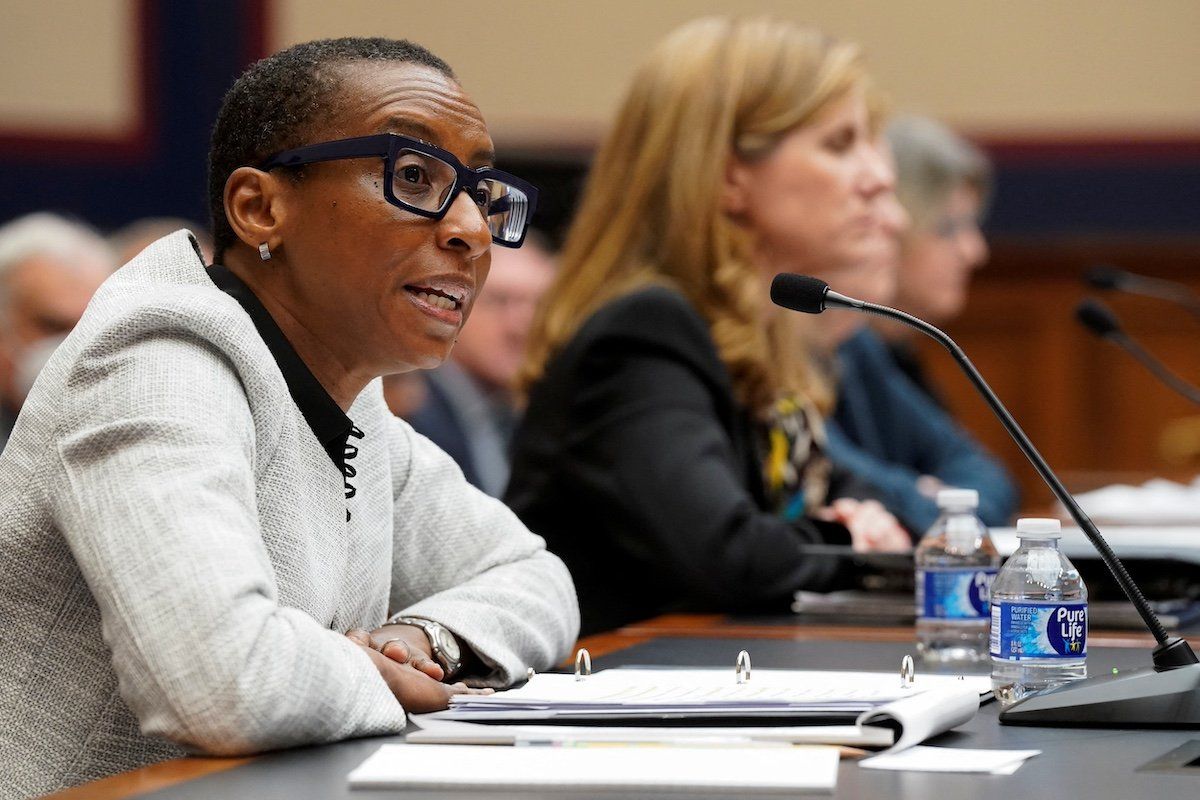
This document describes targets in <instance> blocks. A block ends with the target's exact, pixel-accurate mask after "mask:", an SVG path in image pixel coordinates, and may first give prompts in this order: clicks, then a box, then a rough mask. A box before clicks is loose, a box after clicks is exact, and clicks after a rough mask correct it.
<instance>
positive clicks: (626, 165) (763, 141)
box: [522, 17, 867, 411]
mask: <svg viewBox="0 0 1200 800" xmlns="http://www.w3.org/2000/svg"><path fill="white" fill-rule="evenodd" d="M866 82H867V78H866V75H865V73H864V71H863V68H862V66H861V63H860V58H859V53H858V49H857V48H856V47H855V46H853V45H851V44H847V43H844V42H839V41H836V40H834V39H831V38H829V37H827V36H825V35H823V34H822V33H820V32H819V31H816V30H813V29H810V28H805V27H801V26H798V25H796V24H793V23H791V22H787V21H784V20H779V19H773V18H767V17H754V18H728V17H709V18H704V19H698V20H695V21H692V22H690V23H687V24H685V25H683V26H682V27H680V28H678V29H676V30H675V31H674V32H672V33H671V34H670V35H669V36H668V37H667V38H666V39H665V40H663V41H662V42H660V43H659V44H658V45H657V46H656V47H655V49H654V50H653V51H652V52H651V54H650V56H649V58H648V59H647V60H646V61H645V62H644V63H643V64H642V65H641V67H640V69H639V70H638V72H637V74H636V75H635V76H634V78H633V81H632V83H631V85H630V88H629V90H628V93H627V94H626V96H625V99H624V102H623V103H622V105H621V107H620V110H619V112H618V115H617V119H616V122H615V124H614V125H613V127H612V129H611V130H610V132H609V133H608V135H607V136H606V137H605V139H604V141H603V143H602V144H601V146H600V149H599V150H598V152H597V155H596V158H595V161H594V162H593V166H592V170H591V174H590V175H589V178H588V182H587V185H586V188H585V190H584V193H583V198H582V201H581V205H580V208H579V211H578V214H577V216H576V218H575V221H574V223H573V225H572V227H571V230H570V232H569V234H568V237H567V241H566V245H565V247H564V249H563V253H562V256H561V267H560V269H559V274H558V278H557V280H556V283H555V286H554V288H552V289H551V291H550V292H548V293H547V297H549V298H552V300H551V301H550V302H549V304H548V305H546V306H544V307H543V308H542V309H541V311H540V313H539V316H538V319H537V321H536V322H535V325H534V329H533V332H532V335H531V339H530V351H529V355H528V359H527V361H526V364H525V368H524V370H523V374H522V385H523V386H526V387H528V386H529V385H530V384H531V383H532V382H533V381H535V380H536V379H537V378H539V377H540V376H541V374H542V371H543V370H544V369H545V365H546V363H547V361H548V360H549V359H550V358H552V357H553V355H554V354H555V353H556V352H557V350H558V349H559V348H561V347H562V346H563V345H564V344H565V343H566V342H567V341H568V340H569V339H570V338H571V337H572V336H573V335H574V333H575V331H576V330H577V329H578V327H579V325H580V324H581V323H582V321H583V320H585V319H586V318H587V317H588V316H589V315H590V314H591V313H592V312H593V311H595V310H596V309H597V308H599V307H600V306H601V305H603V304H604V303H606V302H609V301H611V300H612V299H614V298H615V297H617V296H620V295H622V294H625V293H628V292H630V291H633V290H635V289H637V288H640V287H642V286H644V285H647V284H651V283H661V284H667V285H670V286H672V287H674V288H675V289H677V290H678V291H680V292H682V293H683V294H684V296H686V297H687V298H688V300H689V301H690V302H691V303H692V304H693V305H694V306H695V307H696V309H697V310H698V311H699V312H700V313H701V314H702V315H703V316H704V317H705V319H706V320H707V321H708V324H709V328H710V330H711V331H712V335H713V339H714V341H715V342H716V345H717V349H718V352H719V354H720V356H721V359H722V361H723V362H724V363H725V365H726V367H727V368H728V369H729V371H730V373H731V375H732V376H733V380H734V385H735V387H736V391H737V394H738V398H739V400H740V401H741V402H742V403H743V404H745V405H746V406H747V407H748V408H751V409H753V410H755V411H761V410H764V409H765V408H766V407H767V406H769V405H770V404H771V403H772V402H773V401H774V399H775V397H776V396H777V394H778V392H779V391H780V390H797V391H804V390H806V389H808V388H811V387H809V386H808V385H807V384H808V382H809V381H810V379H811V376H810V375H809V374H808V372H807V370H805V368H804V367H803V364H804V361H803V359H800V358H798V357H793V356H791V355H789V354H787V353H785V352H783V351H785V350H787V349H788V348H789V342H791V341H792V340H794V339H795V338H796V335H795V333H794V332H793V331H783V330H782V328H784V327H786V326H788V324H789V323H787V322H786V321H785V319H784V317H783V315H774V316H773V318H772V321H771V322H770V323H766V322H764V318H765V317H766V313H765V312H766V308H765V305H766V303H767V302H768V300H767V297H766V291H765V282H764V281H763V279H762V276H760V275H759V274H758V271H757V268H756V267H755V266H754V265H753V264H752V263H751V260H750V254H751V249H752V244H753V243H752V242H750V241H749V239H748V235H747V234H746V232H745V231H744V230H743V229H741V228H740V227H739V226H738V225H737V224H735V223H734V221H733V220H731V219H729V218H728V217H727V215H726V214H725V213H724V211H723V208H722V200H721V198H722V186H723V181H724V175H725V170H726V167H727V165H728V163H729V160H730V158H731V157H735V156H736V157H738V158H741V159H744V160H753V159H757V158H760V157H763V156H765V155H767V154H768V153H770V152H771V150H772V148H773V147H774V146H775V145H776V144H777V143H778V142H779V141H780V140H781V139H783V138H784V137H785V136H786V135H787V134H788V133H790V132H792V131H793V130H795V129H797V128H799V127H801V126H804V125H805V124H808V123H809V122H811V121H812V120H813V119H814V118H815V117H816V116H818V115H819V114H820V113H821V112H822V111H824V110H825V109H826V108H828V107H829V106H830V105H832V104H833V103H835V102H836V101H838V100H840V99H841V98H842V97H844V96H845V95H846V94H847V93H849V92H850V91H851V90H852V89H854V88H856V87H865V86H866ZM792 346H794V345H792Z"/></svg>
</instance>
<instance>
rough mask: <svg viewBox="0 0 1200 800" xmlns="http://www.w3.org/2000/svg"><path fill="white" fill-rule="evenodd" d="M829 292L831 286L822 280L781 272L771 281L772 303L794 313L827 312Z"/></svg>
mask: <svg viewBox="0 0 1200 800" xmlns="http://www.w3.org/2000/svg"><path fill="white" fill-rule="evenodd" d="M828 291H829V284H828V283H826V282H825V281H823V280H821V279H820V278H810V277H809V276H808V275H796V274H795V273H792V272H781V273H779V274H778V275H776V276H775V279H774V280H772V281H771V302H772V303H774V304H775V305H777V306H783V307H784V308H790V309H791V310H792V311H801V312H803V313H805V314H820V313H821V312H822V311H824V310H825V293H826V292H828Z"/></svg>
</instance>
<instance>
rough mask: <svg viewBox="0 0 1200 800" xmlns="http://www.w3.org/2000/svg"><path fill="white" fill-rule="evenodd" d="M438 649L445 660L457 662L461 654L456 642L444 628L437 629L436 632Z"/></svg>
mask: <svg viewBox="0 0 1200 800" xmlns="http://www.w3.org/2000/svg"><path fill="white" fill-rule="evenodd" d="M437 639H438V647H439V648H440V649H441V651H442V652H443V653H445V654H446V658H447V659H449V660H450V661H453V662H457V661H458V660H459V657H460V656H461V655H462V653H461V652H460V651H459V649H458V640H457V639H455V638H454V635H453V634H451V633H449V632H448V631H446V630H445V629H444V628H439V629H438V632H437Z"/></svg>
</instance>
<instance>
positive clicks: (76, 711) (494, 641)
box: [0, 231, 579, 798]
mask: <svg viewBox="0 0 1200 800" xmlns="http://www.w3.org/2000/svg"><path fill="white" fill-rule="evenodd" d="M349 414H350V417H351V418H352V419H353V420H354V422H355V424H356V425H358V427H359V428H361V429H362V430H363V431H364V433H365V434H366V436H365V438H364V439H363V441H362V442H361V444H360V452H359V455H358V457H357V458H356V459H355V462H354V463H355V466H356V468H357V470H358V475H357V477H356V479H355V485H356V487H357V489H358V493H357V495H356V496H355V497H354V498H353V499H351V500H346V499H345V497H344V496H343V487H342V476H341V474H340V472H339V471H338V469H337V468H336V467H335V466H334V465H333V463H332V462H331V461H330V459H329V457H328V456H327V455H326V453H325V450H324V449H323V448H322V446H321V444H320V443H319V442H318V441H317V439H316V437H315V436H314V435H313V433H312V431H311V429H310V428H309V426H308V424H307V423H306V422H305V420H304V417H303V416H302V415H301V413H300V410H299V409H298V408H297V407H296V404H295V403H294V402H293V400H292V398H291V395H290V394H289V393H288V388H287V385H286V384H285V382H284V379H283V375H282V374H281V373H280V371H279V369H278V367H277V366H276V363H275V360H274V358H273V357H272V356H271V353H270V352H269V351H268V350H267V348H266V345H265V344H264V343H263V341H262V339H261V338H260V337H259V335H258V333H257V331H256V330H255V328H254V326H253V324H252V323H251V321H250V318H249V317H248V316H247V315H246V313H245V312H244V311H243V310H242V308H241V306H239V305H238V303H237V302H236V301H235V300H234V299H233V298H231V297H229V296H228V295H226V294H225V293H224V292H222V291H220V290H219V289H217V288H216V286H214V285H213V284H212V282H211V281H210V280H209V278H208V276H207V275H206V274H205V272H204V264H203V262H202V261H201V260H200V258H199V256H198V255H197V252H196V249H195V246H194V242H193V241H192V239H191V236H190V234H188V233H187V232H186V231H180V232H178V233H175V234H172V235H171V236H168V237H166V238H164V239H162V240H160V241H158V242H156V243H155V244H153V245H151V246H150V247H149V248H148V249H147V250H145V251H144V252H143V253H142V254H141V255H139V256H138V257H137V258H136V259H134V260H133V261H132V262H130V263H129V264H128V265H126V266H125V267H123V268H122V269H120V270H119V271H118V272H117V273H116V274H115V275H114V276H113V277H112V278H110V279H109V280H108V281H107V282H106V283H105V284H104V286H103V287H102V288H101V289H100V291H99V292H98V293H97V295H96V297H95V299H94V300H93V301H92V303H91V305H90V306H89V307H88V310H87V313H86V314H85V315H84V317H83V320H82V321H81V322H80V324H79V326H78V327H77V328H76V330H75V331H74V332H73V333H72V334H71V335H70V336H69V337H68V338H67V340H66V342H65V343H64V344H63V345H62V346H61V347H60V348H59V349H58V351H57V352H56V353H55V354H54V356H53V358H52V359H51V360H50V362H49V364H48V365H47V366H46V368H45V371H44V372H43V373H42V375H41V376H40V377H39V378H38V381H37V383H36V385H35V386H34V388H33V391H32V393H31V394H30V396H29V399H28V401H27V403H26V405H25V408H24V410H23V411H22V413H21V416H20V418H19V419H18V421H17V425H16V428H15V429H14V431H13V435H12V438H11V439H10V441H9V443H8V447H7V449H5V451H4V454H3V456H2V457H0V764H2V765H3V767H2V768H0V797H3V798H9V797H16V796H25V795H31V794H41V793H44V792H49V791H52V790H56V789H60V788H63V787H66V786H71V785H74V784H77V783H81V782H83V781H87V780H92V779H94V778H99V777H102V776H104V775H108V774H111V773H114V772H118V771H122V770H127V769H131V768H133V767H138V766H141V765H144V764H148V763H151V762H154V761H158V760H161V759H165V758H169V757H174V756H179V755H183V754H185V753H188V752H201V753H209V754H243V753H253V752H258V751H262V750H268V749H272V748H280V747H288V746H291V745H300V744H307V743H316V742H328V741H334V740H337V739H343V738H347V737H353V736H366V735H371V734H383V733H394V732H396V731H399V730H401V729H402V728H403V726H404V724H405V716H404V711H403V709H401V707H400V705H399V704H398V703H397V702H396V700H395V698H394V697H393V696H392V695H391V693H390V692H389V691H388V689H387V687H386V686H385V685H384V683H383V680H382V679H381V678H380V677H379V675H378V673H377V672H376V670H375V668H374V666H373V665H372V663H371V661H370V659H369V658H368V657H367V655H366V654H365V653H364V652H362V651H361V649H360V648H359V647H358V646H357V645H355V644H353V643H352V642H351V641H350V640H348V639H346V638H345V637H344V636H343V633H344V632H345V631H346V630H348V629H349V628H352V627H364V628H371V627H374V626H377V625H379V624H380V623H382V622H383V621H384V619H385V618H386V617H387V615H388V612H389V610H391V611H392V612H395V611H400V610H403V611H405V612H406V613H409V614H413V615H416V616H422V617H427V618H429V619H434V620H438V621H439V622H441V623H443V624H444V625H446V626H447V627H448V628H450V629H451V630H452V631H454V632H455V633H456V634H457V635H458V636H459V637H460V639H461V640H463V641H465V642H466V643H468V644H470V646H471V647H472V648H473V649H474V650H475V652H477V653H478V654H479V655H480V656H481V657H482V658H483V660H484V661H485V663H486V664H487V665H488V666H489V667H490V668H491V670H492V671H491V674H490V675H487V676H485V677H484V679H483V680H484V682H487V683H490V684H493V685H497V686H500V685H505V684H508V683H510V682H512V681H513V680H514V679H515V678H517V677H519V676H523V675H524V673H525V670H526V668H527V667H529V666H532V667H534V668H537V669H544V668H546V667H549V666H550V665H552V664H553V663H555V662H556V661H557V660H559V659H561V658H562V657H563V656H564V655H566V653H567V652H568V649H569V648H570V646H571V643H572V641H573V640H574V638H575V635H576V634H577V632H578V627H579V611H578V606H577V604H576V599H575V592H574V588H573V586H572V584H571V578H570V576H569V575H568V573H567V571H566V569H565V568H564V567H563V565H562V562H560V561H559V560H558V559H557V558H556V557H555V556H553V555H551V554H550V553H548V552H547V551H546V550H545V547H544V544H543V542H542V540H541V539H540V538H539V537H537V536H534V535H533V534H531V533H529V531H528V530H527V529H526V528H525V527H524V526H523V525H522V524H521V523H520V522H519V521H518V520H517V518H516V517H515V516H514V515H513V514H512V513H511V512H510V511H509V510H508V509H507V508H506V507H505V506H504V505H503V504H501V503H499V502H498V501H496V500H494V499H492V498H490V497H487V496H486V495H484V494H483V493H481V492H479V491H477V490H476V489H474V488H473V487H471V486H470V485H469V484H467V483H466V482H465V481H464V480H463V477H462V474H461V472H460V471H459V469H458V467H457V466H456V465H455V464H454V462H453V461H451V460H450V458H449V457H447V456H446V455H445V454H444V453H442V452H441V451H440V450H439V449H437V447H435V446H434V445H433V444H432V443H430V442H429V441H428V440H427V439H424V438H423V437H421V436H419V435H417V434H416V433H414V432H413V430H412V429H411V428H410V427H409V426H408V425H407V424H405V423H404V422H401V421H400V420H398V419H396V418H394V417H392V415H391V414H389V413H388V410H387V408H386V406H385V405H384V403H383V398H382V394H381V391H380V387H379V382H378V381H376V382H375V383H373V384H372V385H371V386H369V387H368V388H367V390H366V391H364V392H363V394H362V395H361V396H360V397H359V398H358V400H357V401H356V402H355V404H354V406H353V407H352V408H351V410H350V412H349ZM347 507H349V508H350V510H351V511H352V512H353V513H352V516H351V519H350V520H349V521H347V520H346V510H347Z"/></svg>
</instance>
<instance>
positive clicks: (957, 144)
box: [884, 116, 992, 230]
mask: <svg viewBox="0 0 1200 800" xmlns="http://www.w3.org/2000/svg"><path fill="white" fill-rule="evenodd" d="M884 135H885V137H886V138H887V143H888V145H889V146H890V148H891V150H892V156H893V157H894V158H895V160H896V196H897V197H898V198H899V199H900V202H901V204H903V206H904V209H905V210H906V211H907V212H908V214H909V216H910V217H911V218H912V223H913V224H912V228H913V230H920V229H922V228H925V227H927V226H929V225H931V224H932V223H933V222H934V220H935V217H936V216H937V215H938V213H939V212H940V211H941V210H942V207H943V206H944V205H945V203H946V200H947V199H948V198H949V196H950V194H951V193H952V192H953V191H954V190H955V189H958V188H959V187H962V186H966V187H968V188H971V189H974V190H975V191H976V192H977V193H978V194H979V199H980V201H981V203H982V204H983V205H985V206H986V204H987V201H988V199H989V197H990V195H991V191H992V165H991V163H990V162H989V161H988V158H987V156H985V155H984V154H983V151H982V150H980V149H979V148H978V147H976V146H975V145H973V144H971V143H970V142H968V141H967V140H966V139H964V138H963V137H961V136H959V135H958V134H956V133H955V132H954V131H952V130H950V129H949V128H947V127H946V126H945V125H943V124H941V123H940V122H937V121H935V120H932V119H929V118H927V117H916V116H900V117H897V118H896V119H894V120H892V122H891V123H890V124H889V125H888V127H887V130H886V131H885V134H884Z"/></svg>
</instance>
